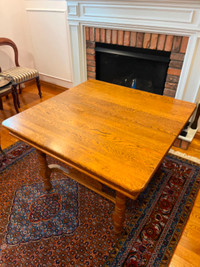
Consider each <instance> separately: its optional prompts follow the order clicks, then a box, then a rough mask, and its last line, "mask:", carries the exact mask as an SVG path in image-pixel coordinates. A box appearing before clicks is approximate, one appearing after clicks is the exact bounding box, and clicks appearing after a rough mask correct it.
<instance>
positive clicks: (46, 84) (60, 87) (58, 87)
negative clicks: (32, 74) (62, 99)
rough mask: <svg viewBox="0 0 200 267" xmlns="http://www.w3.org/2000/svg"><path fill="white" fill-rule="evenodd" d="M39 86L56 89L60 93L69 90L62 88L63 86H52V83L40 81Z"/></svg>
mask: <svg viewBox="0 0 200 267" xmlns="http://www.w3.org/2000/svg"><path fill="white" fill-rule="evenodd" d="M40 84H41V86H42V85H44V86H48V87H52V88H55V89H58V90H60V91H66V90H68V89H69V88H66V87H63V86H60V85H57V84H53V83H50V82H46V81H43V80H40Z"/></svg>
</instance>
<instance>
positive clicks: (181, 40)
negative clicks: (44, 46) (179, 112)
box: [85, 27, 188, 97]
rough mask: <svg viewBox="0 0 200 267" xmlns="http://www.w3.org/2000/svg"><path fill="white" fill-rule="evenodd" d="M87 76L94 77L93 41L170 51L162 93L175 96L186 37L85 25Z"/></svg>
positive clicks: (186, 42) (186, 41)
mask: <svg viewBox="0 0 200 267" xmlns="http://www.w3.org/2000/svg"><path fill="white" fill-rule="evenodd" d="M85 33H86V53H87V77H88V79H95V78H96V62H95V43H96V42H101V43H108V44H118V45H124V46H132V47H138V48H148V49H154V50H161V51H168V52H171V56H170V63H169V68H168V71H167V78H166V82H165V88H164V92H163V94H164V95H166V96H170V97H175V94H176V89H177V85H178V82H179V77H180V74H181V69H182V65H183V60H184V56H185V52H186V48H187V44H188V37H186V36H175V35H165V34H156V33H143V32H132V31H122V30H112V29H103V28H94V27H85Z"/></svg>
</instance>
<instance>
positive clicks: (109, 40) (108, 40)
mask: <svg viewBox="0 0 200 267" xmlns="http://www.w3.org/2000/svg"><path fill="white" fill-rule="evenodd" d="M106 43H107V44H110V43H111V30H110V29H107V30H106Z"/></svg>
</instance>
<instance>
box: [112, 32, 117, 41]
mask: <svg viewBox="0 0 200 267" xmlns="http://www.w3.org/2000/svg"><path fill="white" fill-rule="evenodd" d="M112 44H117V30H112Z"/></svg>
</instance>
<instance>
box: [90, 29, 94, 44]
mask: <svg viewBox="0 0 200 267" xmlns="http://www.w3.org/2000/svg"><path fill="white" fill-rule="evenodd" d="M90 41H94V28H93V27H91V28H90Z"/></svg>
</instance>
